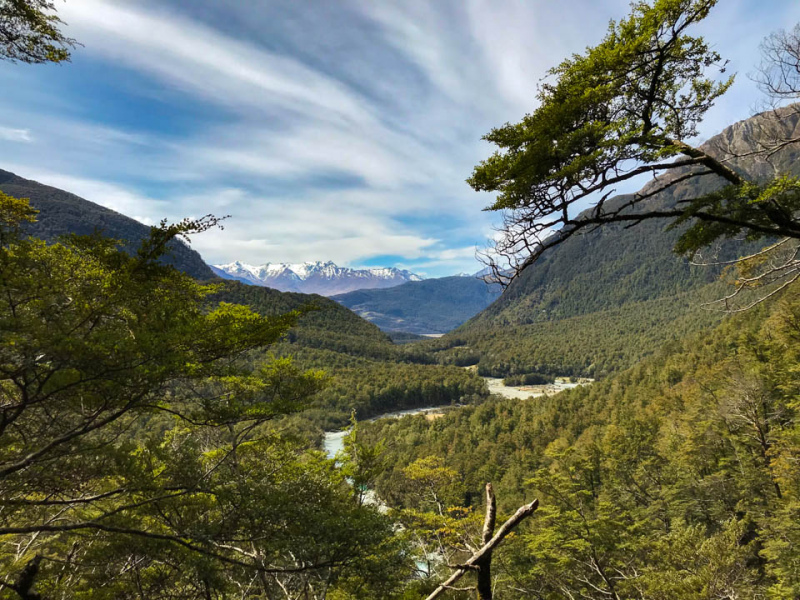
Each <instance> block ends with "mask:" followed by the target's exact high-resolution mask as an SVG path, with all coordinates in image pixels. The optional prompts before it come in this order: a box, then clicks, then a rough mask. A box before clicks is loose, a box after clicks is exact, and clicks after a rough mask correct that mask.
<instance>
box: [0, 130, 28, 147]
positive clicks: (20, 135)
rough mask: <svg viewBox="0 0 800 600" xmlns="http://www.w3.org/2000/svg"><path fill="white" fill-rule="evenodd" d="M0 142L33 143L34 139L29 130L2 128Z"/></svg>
mask: <svg viewBox="0 0 800 600" xmlns="http://www.w3.org/2000/svg"><path fill="white" fill-rule="evenodd" d="M0 140H6V141H8V142H28V143H29V142H32V141H33V137H32V136H31V132H30V130H29V129H14V128H12V127H2V126H0Z"/></svg>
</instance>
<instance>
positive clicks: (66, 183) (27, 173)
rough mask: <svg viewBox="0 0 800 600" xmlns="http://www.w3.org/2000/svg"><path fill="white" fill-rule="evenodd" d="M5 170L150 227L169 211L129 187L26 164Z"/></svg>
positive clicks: (8, 167)
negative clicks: (73, 195) (78, 197)
mask: <svg viewBox="0 0 800 600" xmlns="http://www.w3.org/2000/svg"><path fill="white" fill-rule="evenodd" d="M4 167H5V168H6V169H8V170H10V171H13V172H14V173H16V174H17V175H19V176H20V177H24V178H26V179H33V180H35V181H38V182H39V183H43V184H45V185H49V186H52V187H56V188H59V189H62V190H66V191H68V192H71V193H73V194H75V195H77V196H80V197H81V198H83V199H85V200H89V201H91V202H94V203H96V204H99V205H100V206H105V207H106V208H110V209H111V210H114V211H116V212H119V213H122V214H123V215H125V216H127V217H131V218H132V219H136V220H137V221H139V222H140V223H144V224H146V225H153V224H155V223H156V222H157V221H160V220H161V218H163V217H161V218H159V217H158V215H159V214H164V213H165V209H166V208H167V203H165V202H163V201H161V200H155V199H153V198H149V197H147V196H143V195H141V194H139V193H137V192H135V191H133V190H131V189H128V188H126V187H125V186H121V185H117V184H114V183H108V182H105V181H98V180H93V179H86V178H83V177H75V176H72V175H66V174H63V173H56V172H52V171H47V170H40V169H36V168H35V167H33V168H32V167H29V166H25V165H15V164H5V165H4ZM165 216H166V214H165Z"/></svg>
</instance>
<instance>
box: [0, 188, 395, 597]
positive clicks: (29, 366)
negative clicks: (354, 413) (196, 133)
mask: <svg viewBox="0 0 800 600" xmlns="http://www.w3.org/2000/svg"><path fill="white" fill-rule="evenodd" d="M32 218H33V211H31V210H30V208H29V207H28V206H27V203H26V202H24V201H16V200H14V199H12V198H9V197H7V196H0V219H2V221H0V231H2V232H3V235H4V238H3V241H4V242H5V243H4V245H3V246H0V507H2V511H0V539H2V541H3V542H4V546H3V547H4V548H5V549H6V550H7V551H5V552H0V570H1V571H2V575H0V579H3V580H6V581H14V580H15V579H16V578H17V577H19V574H20V572H21V571H22V569H23V568H24V566H25V564H26V562H25V561H27V560H28V559H29V558H31V556H32V554H34V553H35V554H37V555H40V556H43V557H45V559H44V561H43V563H42V565H43V566H42V568H41V571H40V573H39V574H38V575H37V581H36V589H37V590H39V591H41V592H45V591H48V592H49V596H52V597H59V596H60V597H67V596H69V597H78V598H79V597H97V596H95V595H93V594H94V592H95V591H96V590H97V589H100V588H102V589H103V590H104V591H103V594H106V596H105V597H108V598H126V597H141V596H143V595H146V596H148V597H166V596H167V595H170V594H177V595H178V596H179V597H182V598H206V597H208V595H220V596H225V595H228V594H230V593H232V590H234V589H239V586H240V585H250V582H252V581H253V578H254V577H255V576H256V574H258V573H261V575H262V583H261V589H260V591H259V593H260V594H261V597H272V596H273V595H274V593H275V590H276V589H284V590H289V589H293V590H295V592H296V591H297V590H301V589H303V588H304V587H305V586H307V585H312V583H311V582H312V581H313V585H314V586H321V588H327V587H331V586H335V584H336V580H337V578H338V577H345V578H347V579H348V581H349V582H350V583H349V584H351V585H357V583H356V582H361V584H362V585H371V584H373V583H375V582H370V581H368V579H369V577H371V576H372V575H369V573H366V574H362V572H361V571H359V570H358V568H353V567H351V566H350V565H351V564H357V561H358V560H359V559H363V558H365V557H367V556H373V555H375V554H376V553H377V554H379V555H380V557H381V560H386V561H389V564H392V565H394V564H395V563H394V562H392V560H393V559H397V561H396V564H397V565H399V566H398V567H397V568H404V566H403V565H404V562H403V559H402V558H401V557H399V556H398V555H399V554H400V553H401V552H402V551H403V548H402V546H401V545H399V544H395V543H394V542H393V541H392V539H393V532H392V530H391V524H390V523H389V521H388V520H386V519H385V518H384V517H382V516H380V515H378V514H377V513H376V512H375V511H374V510H373V509H370V508H368V507H364V506H361V505H360V504H359V503H358V502H355V501H354V499H353V497H352V494H351V491H350V488H349V487H348V486H347V485H346V484H345V483H344V479H343V475H342V473H340V472H338V471H336V470H335V469H334V468H333V466H332V464H331V462H330V461H328V460H325V459H324V458H323V457H322V456H321V455H320V454H319V453H316V452H310V453H309V452H307V451H305V450H306V448H305V446H304V445H300V444H298V443H297V442H292V441H287V440H285V439H282V437H281V436H280V435H279V434H277V433H276V432H277V430H278V427H276V426H273V425H271V423H270V422H271V421H273V420H280V419H281V418H282V417H283V416H285V415H288V414H290V413H294V412H298V411H301V410H303V409H304V408H305V407H306V406H308V405H309V403H310V399H311V398H312V397H313V396H314V395H315V394H316V393H317V392H318V391H319V390H321V389H322V388H323V386H324V385H325V383H326V381H327V378H326V377H325V376H324V375H323V374H322V373H321V372H319V371H307V370H302V369H299V368H298V367H296V366H295V365H294V364H293V363H292V361H291V359H289V358H274V357H272V358H270V357H268V356H263V354H262V355H261V359H260V360H258V362H257V363H256V361H255V358H256V355H255V353H256V352H262V349H263V348H264V347H265V346H268V345H270V344H273V343H275V342H277V341H278V340H280V339H281V338H282V336H283V335H284V334H285V333H286V332H287V330H288V329H289V328H290V327H292V326H293V325H294V324H295V323H296V322H297V319H298V318H299V317H300V316H301V314H302V313H303V311H301V310H295V311H290V312H288V313H285V314H276V315H273V316H262V315H259V314H258V313H256V312H254V311H253V310H252V309H250V308H249V307H245V306H242V305H238V304H232V303H225V302H221V303H214V302H211V301H210V299H209V296H210V294H212V293H215V292H217V291H218V286H215V285H211V286H209V285H203V284H200V283H198V282H196V281H194V280H193V279H191V278H190V277H188V276H186V275H184V274H182V273H180V272H179V271H177V270H175V269H173V268H172V267H168V266H165V265H163V264H161V262H160V261H159V259H160V257H161V256H162V254H163V253H164V252H165V251H166V250H167V248H168V244H169V243H170V241H171V240H173V239H174V237H175V236H178V235H183V234H188V233H190V232H192V231H196V230H197V229H198V226H197V223H190V222H184V223H182V224H179V225H178V226H169V225H166V224H162V225H161V226H159V227H157V228H154V229H153V231H152V235H151V238H150V239H149V240H148V242H146V243H145V244H144V245H143V246H142V248H141V249H140V252H138V253H136V254H134V255H133V256H131V255H129V254H126V253H124V252H122V251H121V250H119V249H117V247H116V243H115V242H114V241H112V240H106V239H103V238H100V237H98V236H88V237H75V236H73V237H71V238H68V239H65V240H64V241H63V242H62V243H60V244H53V245H50V246H48V245H46V244H45V243H44V242H42V241H39V240H36V239H32V238H27V237H24V235H23V234H22V231H21V227H20V226H21V225H22V224H23V223H24V222H27V221H30V220H31V219H32ZM20 545H24V546H26V547H27V548H28V549H29V551H28V552H27V553H15V552H13V551H8V549H9V548H13V547H15V546H20ZM373 566H374V565H373ZM376 571H380V570H379V569H376ZM392 573H395V571H394V568H393V567H392V568H384V569H383V570H382V571H380V575H376V577H378V576H379V577H381V578H382V579H381V581H380V582H378V583H380V584H382V582H383V581H389V580H391V578H392V577H393V576H394V575H392ZM266 574H269V575H266Z"/></svg>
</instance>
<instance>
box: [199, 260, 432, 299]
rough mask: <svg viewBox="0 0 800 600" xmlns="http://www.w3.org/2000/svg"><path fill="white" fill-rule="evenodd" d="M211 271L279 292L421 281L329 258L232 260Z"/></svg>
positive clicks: (330, 293) (327, 293) (403, 272)
mask: <svg viewBox="0 0 800 600" xmlns="http://www.w3.org/2000/svg"><path fill="white" fill-rule="evenodd" d="M211 270H212V271H213V272H214V273H215V274H216V275H218V276H220V277H222V278H224V279H234V280H237V281H242V282H244V283H248V284H250V285H258V286H263V287H270V288H273V289H276V290H280V291H282V292H300V293H303V294H320V295H321V296H333V295H336V294H344V293H347V292H351V291H354V290H364V289H376V288H389V287H394V286H398V285H401V284H403V283H407V282H409V281H422V277H420V276H419V275H415V274H414V273H411V272H410V271H406V270H403V269H395V268H373V269H351V268H349V267H339V266H337V265H336V264H335V263H333V262H331V261H327V262H320V261H318V262H305V263H299V264H287V263H267V264H265V265H261V266H253V265H248V264H246V263H243V262H240V261H238V260H237V261H235V262H232V263H229V264H227V265H213V266H211Z"/></svg>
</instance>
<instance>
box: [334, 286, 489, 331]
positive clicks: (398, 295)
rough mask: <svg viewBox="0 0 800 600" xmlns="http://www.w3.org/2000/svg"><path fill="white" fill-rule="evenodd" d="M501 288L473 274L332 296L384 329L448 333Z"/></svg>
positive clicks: (484, 305)
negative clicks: (471, 275) (472, 275)
mask: <svg viewBox="0 0 800 600" xmlns="http://www.w3.org/2000/svg"><path fill="white" fill-rule="evenodd" d="M500 292H501V288H500V286H499V285H497V284H487V283H486V282H484V281H482V280H479V279H477V278H476V277H441V278H439V279H426V280H423V281H412V282H409V283H404V284H403V285H399V286H397V287H393V288H389V289H382V290H357V291H355V292H349V293H347V294H341V295H338V296H333V299H334V300H336V301H337V302H340V303H341V304H343V305H344V306H346V307H347V308H349V309H351V310H353V311H355V312H356V313H358V314H359V315H361V316H362V317H364V318H365V319H367V320H369V321H372V322H373V323H375V324H376V325H377V326H378V327H380V328H381V329H384V330H388V331H404V332H407V333H447V332H448V331H450V330H451V329H455V328H456V327H458V326H459V325H461V324H462V323H464V321H466V320H467V319H469V318H470V317H473V316H474V315H476V314H477V313H479V312H480V311H481V310H483V309H484V308H486V307H487V306H488V305H489V304H491V303H492V301H494V300H495V299H496V298H497V297H498V296H499V295H500Z"/></svg>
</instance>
